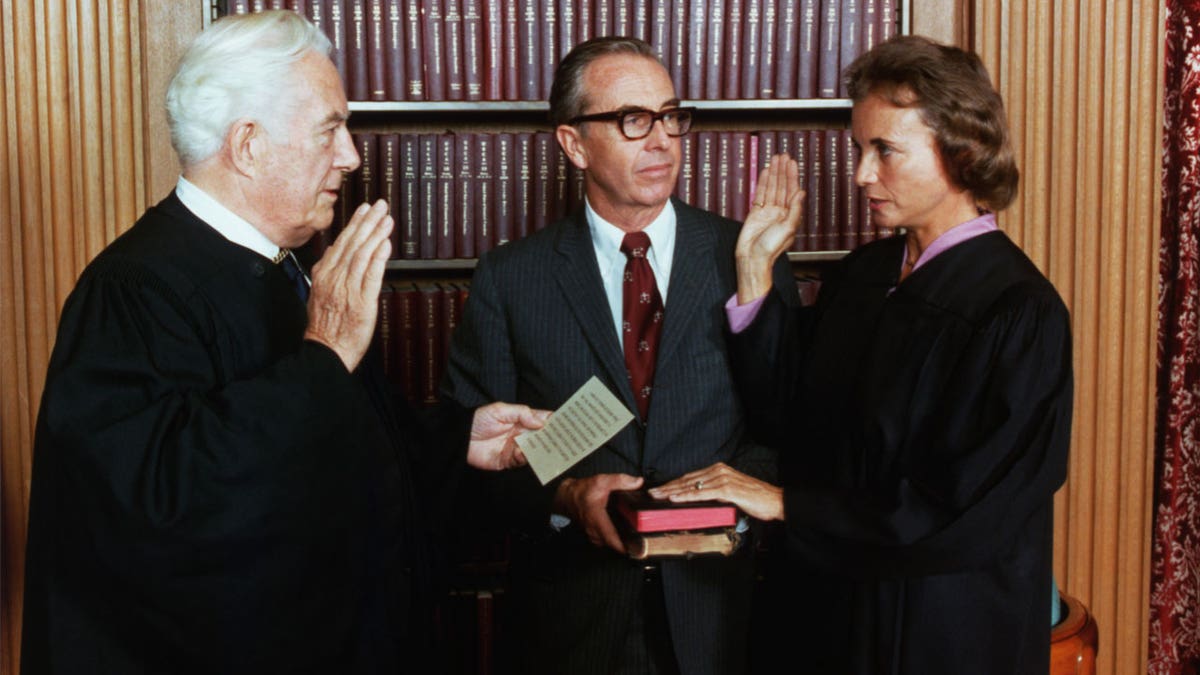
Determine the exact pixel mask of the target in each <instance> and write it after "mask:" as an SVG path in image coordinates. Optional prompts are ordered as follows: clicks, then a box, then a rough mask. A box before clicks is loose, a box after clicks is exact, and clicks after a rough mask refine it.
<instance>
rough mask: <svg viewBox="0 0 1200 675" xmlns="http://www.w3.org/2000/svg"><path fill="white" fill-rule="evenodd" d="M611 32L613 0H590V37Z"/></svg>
mask: <svg viewBox="0 0 1200 675" xmlns="http://www.w3.org/2000/svg"><path fill="white" fill-rule="evenodd" d="M606 35H615V33H613V0H592V37H604V36H606Z"/></svg>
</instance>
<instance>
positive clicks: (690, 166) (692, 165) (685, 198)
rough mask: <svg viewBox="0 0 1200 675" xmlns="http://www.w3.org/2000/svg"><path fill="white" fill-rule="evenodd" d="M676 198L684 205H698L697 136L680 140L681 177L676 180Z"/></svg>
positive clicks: (693, 135)
mask: <svg viewBox="0 0 1200 675" xmlns="http://www.w3.org/2000/svg"><path fill="white" fill-rule="evenodd" d="M675 196H676V197H679V200H680V201H682V202H683V203H684V204H691V205H693V206H694V205H695V204H696V134H688V135H686V136H683V137H681V138H680V139H679V176H677V177H676V178H675Z"/></svg>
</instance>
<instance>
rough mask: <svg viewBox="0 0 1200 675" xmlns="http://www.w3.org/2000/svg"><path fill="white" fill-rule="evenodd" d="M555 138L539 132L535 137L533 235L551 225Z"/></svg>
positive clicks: (530, 226)
mask: <svg viewBox="0 0 1200 675" xmlns="http://www.w3.org/2000/svg"><path fill="white" fill-rule="evenodd" d="M555 145H556V144H555V142H554V137H553V136H551V135H550V133H549V132H545V131H539V132H537V133H536V134H534V135H533V197H532V201H531V202H530V211H531V213H530V223H529V231H530V233H531V234H532V233H533V232H537V231H538V230H540V229H542V228H544V227H546V226H547V225H549V224H550V219H551V215H550V214H551V211H552V210H553V208H554V205H553V202H554V184H553V182H552V179H551V175H552V168H553V163H554V155H553V152H554V150H555Z"/></svg>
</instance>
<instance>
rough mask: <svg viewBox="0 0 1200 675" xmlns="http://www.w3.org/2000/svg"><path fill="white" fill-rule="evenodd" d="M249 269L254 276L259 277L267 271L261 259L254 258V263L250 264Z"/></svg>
mask: <svg viewBox="0 0 1200 675" xmlns="http://www.w3.org/2000/svg"><path fill="white" fill-rule="evenodd" d="M250 271H251V272H252V273H253V274H254V276H255V277H257V278H259V279H261V278H262V276H263V275H264V274H266V273H267V268H266V267H265V266H264V265H263V264H262V262H261V261H258V260H255V261H254V264H253V265H251V266H250Z"/></svg>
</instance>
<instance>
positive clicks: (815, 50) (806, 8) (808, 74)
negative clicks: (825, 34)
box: [796, 0, 821, 98]
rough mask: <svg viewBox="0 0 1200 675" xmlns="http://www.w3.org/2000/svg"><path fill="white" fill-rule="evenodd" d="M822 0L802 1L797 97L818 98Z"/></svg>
mask: <svg viewBox="0 0 1200 675" xmlns="http://www.w3.org/2000/svg"><path fill="white" fill-rule="evenodd" d="M820 14H821V0H802V2H801V3H800V14H799V17H798V18H799V19H800V46H799V54H797V59H798V61H797V70H796V98H817V65H818V63H819V62H820V59H821V16H820Z"/></svg>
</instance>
